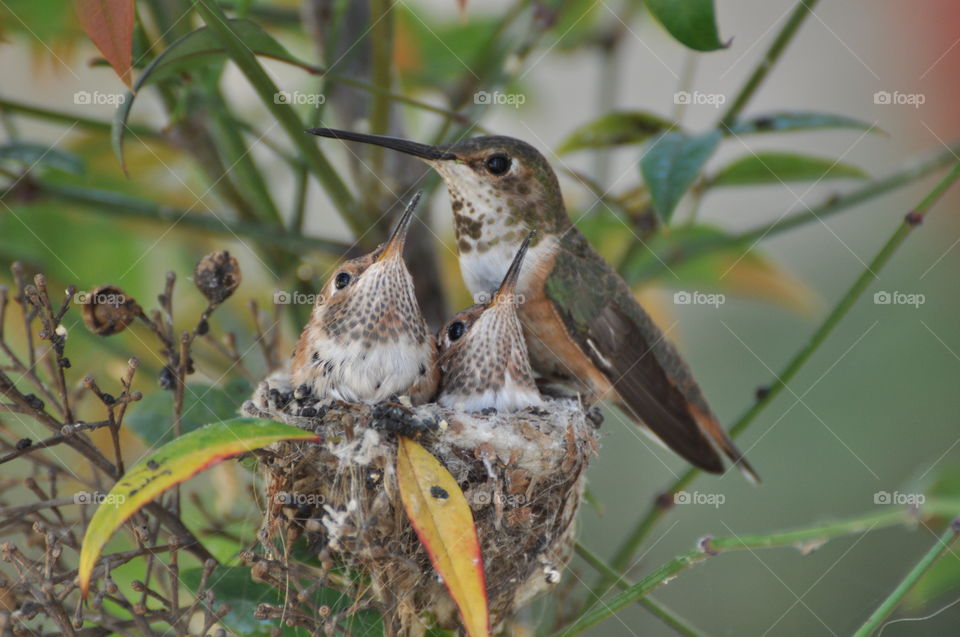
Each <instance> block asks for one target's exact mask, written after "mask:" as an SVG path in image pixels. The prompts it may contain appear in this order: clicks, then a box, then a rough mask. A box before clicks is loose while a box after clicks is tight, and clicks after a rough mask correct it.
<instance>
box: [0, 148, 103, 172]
mask: <svg viewBox="0 0 960 637" xmlns="http://www.w3.org/2000/svg"><path fill="white" fill-rule="evenodd" d="M4 159H10V160H14V161H18V162H20V163H22V164H23V165H24V166H25V167H26V168H27V169H31V168H32V167H33V166H34V165H35V164H40V165H44V166H50V167H51V168H58V169H60V170H63V171H66V172H68V173H73V174H75V175H82V174H83V172H84V168H83V161H82V160H81V159H80V158H79V157H77V156H76V155H74V154H72V153H68V152H65V151H62V150H60V149H57V148H51V147H50V146H44V145H43V144H30V143H26V142H13V143H11V144H4V145H3V146H0V161H2V160H4Z"/></svg>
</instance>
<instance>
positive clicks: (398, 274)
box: [291, 192, 439, 404]
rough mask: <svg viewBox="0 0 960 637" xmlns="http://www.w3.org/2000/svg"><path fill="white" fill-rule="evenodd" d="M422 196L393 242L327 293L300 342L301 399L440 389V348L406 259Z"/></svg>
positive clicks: (297, 375) (419, 395) (338, 276)
mask: <svg viewBox="0 0 960 637" xmlns="http://www.w3.org/2000/svg"><path fill="white" fill-rule="evenodd" d="M420 195H421V193H419V192H418V193H417V194H416V195H415V196H414V198H413V199H412V200H411V201H410V203H409V204H408V205H407V208H406V210H405V211H404V213H403V216H402V217H401V219H400V222H399V223H398V224H397V227H396V229H394V231H393V234H391V235H390V238H389V239H387V241H386V242H385V243H383V244H382V245H380V246H379V247H378V248H377V249H376V250H374V251H373V252H371V253H370V254H368V255H366V256H362V257H358V258H356V259H351V260H349V261H347V262H345V263H344V264H343V265H341V266H340V268H339V269H338V270H337V272H336V273H335V274H334V275H333V276H332V277H331V278H330V280H329V281H327V284H326V285H325V286H324V287H323V290H322V291H321V292H320V294H319V296H318V298H317V301H316V304H315V305H314V307H313V311H312V312H311V314H310V320H309V322H308V323H307V325H306V327H304V328H303V332H302V333H301V334H300V340H299V342H298V343H297V349H296V351H295V352H294V355H293V364H292V368H291V376H292V381H293V387H294V388H296V392H297V393H299V394H307V393H312V394H313V395H314V396H316V397H318V398H327V397H332V398H336V399H339V400H344V401H348V402H371V403H372V402H380V401H383V400H387V399H389V398H390V397H391V396H394V395H408V396H410V399H411V401H412V402H413V403H415V404H420V403H425V402H429V401H430V400H431V399H432V398H433V396H434V394H435V393H436V390H437V383H438V381H439V370H438V369H437V365H436V362H437V349H436V344H435V342H434V341H433V339H432V338H431V337H430V336H429V335H428V333H427V323H426V321H425V320H424V318H423V314H422V313H421V311H420V305H419V304H418V303H417V299H416V296H415V295H414V290H413V279H412V277H411V276H410V272H409V271H408V270H407V266H406V263H404V260H403V247H404V243H405V240H406V236H407V230H408V229H409V227H410V222H411V220H412V219H413V211H414V209H415V208H416V205H417V202H418V201H419V200H420Z"/></svg>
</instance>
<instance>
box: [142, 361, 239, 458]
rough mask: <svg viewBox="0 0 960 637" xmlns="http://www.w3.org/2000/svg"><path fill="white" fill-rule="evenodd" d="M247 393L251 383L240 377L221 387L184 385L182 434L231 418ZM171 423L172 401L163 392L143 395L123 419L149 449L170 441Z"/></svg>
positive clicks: (196, 384)
mask: <svg viewBox="0 0 960 637" xmlns="http://www.w3.org/2000/svg"><path fill="white" fill-rule="evenodd" d="M250 390H251V387H250V384H249V383H248V382H246V381H245V380H243V379H242V378H235V379H233V380H232V381H230V382H229V383H228V384H227V385H226V386H225V387H223V388H220V387H212V386H210V385H204V384H202V383H187V386H186V391H185V392H184V394H183V416H182V420H181V424H180V431H181V433H184V434H186V433H189V432H191V431H193V430H194V429H199V428H200V427H202V426H203V425H205V424H206V423H208V422H215V421H218V420H228V419H230V418H233V417H234V416H236V415H237V412H238V411H239V409H240V405H241V404H242V403H243V401H244V400H246V399H247V398H248V397H249V396H250ZM172 421H173V401H171V399H170V394H169V393H167V392H162V391H161V392H153V393H151V394H147V395H146V396H144V398H143V400H141V401H140V404H139V405H137V409H134V410H131V412H130V415H129V416H127V420H126V422H127V425H128V426H129V428H130V429H131V430H132V431H133V432H134V433H135V434H137V435H138V436H140V438H142V439H143V441H144V442H146V443H148V444H149V445H150V446H151V447H153V446H156V445H162V444H166V443H168V442H170V440H172V439H173V428H172V427H171V426H170V423H171V422H172Z"/></svg>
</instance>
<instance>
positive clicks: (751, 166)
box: [710, 151, 867, 186]
mask: <svg viewBox="0 0 960 637" xmlns="http://www.w3.org/2000/svg"><path fill="white" fill-rule="evenodd" d="M866 178H867V174H866V173H865V172H863V171H862V170H860V169H859V168H857V167H856V166H852V165H850V164H847V163H843V162H841V161H839V160H834V159H829V158H826V157H812V156H810V155H799V154H796V153H782V152H764V151H760V152H756V153H750V154H749V155H744V156H742V157H739V158H737V159H735V160H733V161H732V162H730V163H729V164H727V165H726V166H724V167H723V168H721V169H720V170H719V172H717V174H716V175H714V176H713V177H712V178H711V179H710V184H711V185H713V186H755V185H759V184H779V183H787V182H791V181H821V180H823V179H866Z"/></svg>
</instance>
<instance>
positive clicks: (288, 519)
mask: <svg viewBox="0 0 960 637" xmlns="http://www.w3.org/2000/svg"><path fill="white" fill-rule="evenodd" d="M243 412H244V414H246V415H249V416H254V417H261V418H270V419H273V420H277V421H279V422H284V423H287V424H291V425H294V426H297V427H300V428H303V429H309V430H311V431H315V432H316V433H318V434H319V435H321V436H322V437H323V441H322V442H317V443H312V442H309V443H305V442H284V443H278V444H276V445H273V446H272V447H271V448H270V449H269V451H270V452H271V453H272V456H271V459H270V461H269V462H265V463H264V464H263V465H262V466H263V470H264V473H265V477H266V482H267V503H268V507H267V511H266V514H265V518H264V524H263V527H262V529H261V537H260V539H261V542H262V543H263V545H264V547H265V548H266V549H267V550H268V551H273V550H274V547H275V546H276V539H278V538H282V539H285V540H287V541H288V542H291V541H294V540H296V539H298V538H299V537H300V536H305V538H306V542H307V546H308V547H309V548H310V550H311V552H313V553H314V554H316V555H317V556H318V557H319V558H320V562H321V563H322V564H326V565H329V566H330V567H331V568H341V569H343V568H345V569H347V570H348V571H351V572H353V573H359V574H361V575H362V576H363V577H361V578H354V580H353V581H354V582H355V584H354V586H353V587H352V588H353V589H352V590H350V589H349V588H350V587H347V589H344V588H343V586H341V587H340V588H341V590H343V592H344V593H345V594H347V595H350V596H352V597H353V598H354V599H358V600H359V599H363V601H364V603H369V604H370V605H373V606H374V607H376V608H377V609H378V610H380V611H381V612H382V613H383V615H384V623H385V628H386V631H387V634H388V635H420V634H422V633H423V632H424V630H425V629H426V628H427V627H428V626H429V624H430V623H431V621H435V622H436V623H437V624H438V625H440V626H443V627H448V628H449V627H454V626H457V625H458V620H457V611H456V609H455V607H454V606H453V603H452V601H451V600H450V598H449V594H448V593H447V592H446V589H445V588H444V587H443V584H442V582H440V580H439V578H438V576H437V574H436V573H435V572H434V570H433V568H432V566H431V565H430V562H429V559H428V557H427V554H426V551H425V549H424V548H423V546H422V545H421V544H420V541H419V540H418V538H417V537H416V534H415V533H414V531H413V529H412V527H411V526H410V524H409V522H408V520H407V518H406V513H405V512H404V509H403V505H402V503H401V500H400V495H399V492H398V490H397V480H396V472H395V467H396V435H395V434H403V435H406V436H408V437H412V438H415V439H417V440H418V442H420V444H421V445H423V446H424V447H425V448H426V449H427V450H428V451H430V452H431V453H432V454H433V455H434V456H435V457H436V458H437V459H438V460H440V462H441V463H442V464H443V465H444V466H446V468H447V469H448V470H449V471H450V473H451V474H452V475H453V476H454V478H455V479H456V480H457V482H458V484H459V485H460V487H461V489H462V490H463V492H464V495H465V496H466V498H467V502H468V503H469V504H470V507H471V510H472V512H473V516H474V522H475V525H476V528H477V534H478V537H479V540H480V547H481V553H482V555H483V561H484V572H485V576H486V585H487V595H488V604H489V608H490V613H491V624H492V626H494V628H495V630H503V629H504V627H505V626H506V625H507V624H508V622H509V619H510V618H511V617H512V616H513V615H514V614H515V613H516V611H518V610H519V609H520V608H521V607H523V606H524V605H525V604H526V603H528V602H529V601H530V600H532V599H533V598H534V597H536V596H537V595H539V594H541V593H543V592H545V591H546V590H548V589H549V588H551V587H552V586H553V585H555V584H556V583H557V582H558V581H559V579H560V577H559V574H560V571H562V570H563V568H564V567H565V566H566V565H567V563H568V562H569V560H570V557H571V555H572V549H573V542H574V535H575V523H576V516H577V511H578V509H579V506H580V501H581V499H582V492H583V485H584V480H585V477H584V476H585V470H586V467H587V464H588V462H589V459H590V458H591V457H592V456H593V455H594V454H595V453H596V451H597V448H598V445H597V433H596V429H595V427H594V425H593V424H592V423H591V421H590V420H589V419H588V418H587V416H586V415H585V413H584V411H583V410H582V408H581V407H580V405H579V403H578V401H576V400H575V399H567V398H563V399H558V398H545V399H544V406H543V407H542V408H537V409H530V410H525V411H520V412H515V413H510V414H499V413H465V412H459V411H454V410H451V409H447V408H444V407H441V406H439V405H437V404H435V403H430V404H427V405H422V406H419V407H412V406H410V405H409V403H407V404H406V405H405V404H402V403H380V404H376V405H367V404H355V403H344V402H342V401H318V400H317V399H315V398H312V397H294V394H293V392H292V390H291V387H290V380H289V375H288V374H286V373H276V374H274V375H273V376H271V377H270V378H268V379H267V380H266V381H264V382H263V383H261V384H260V386H259V387H258V388H257V390H256V392H255V393H254V396H253V397H252V399H251V400H249V401H247V402H246V403H245V404H244V406H243ZM348 581H349V580H348ZM361 605H362V604H361ZM322 621H323V619H322V618H318V622H320V623H321V625H322Z"/></svg>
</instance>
